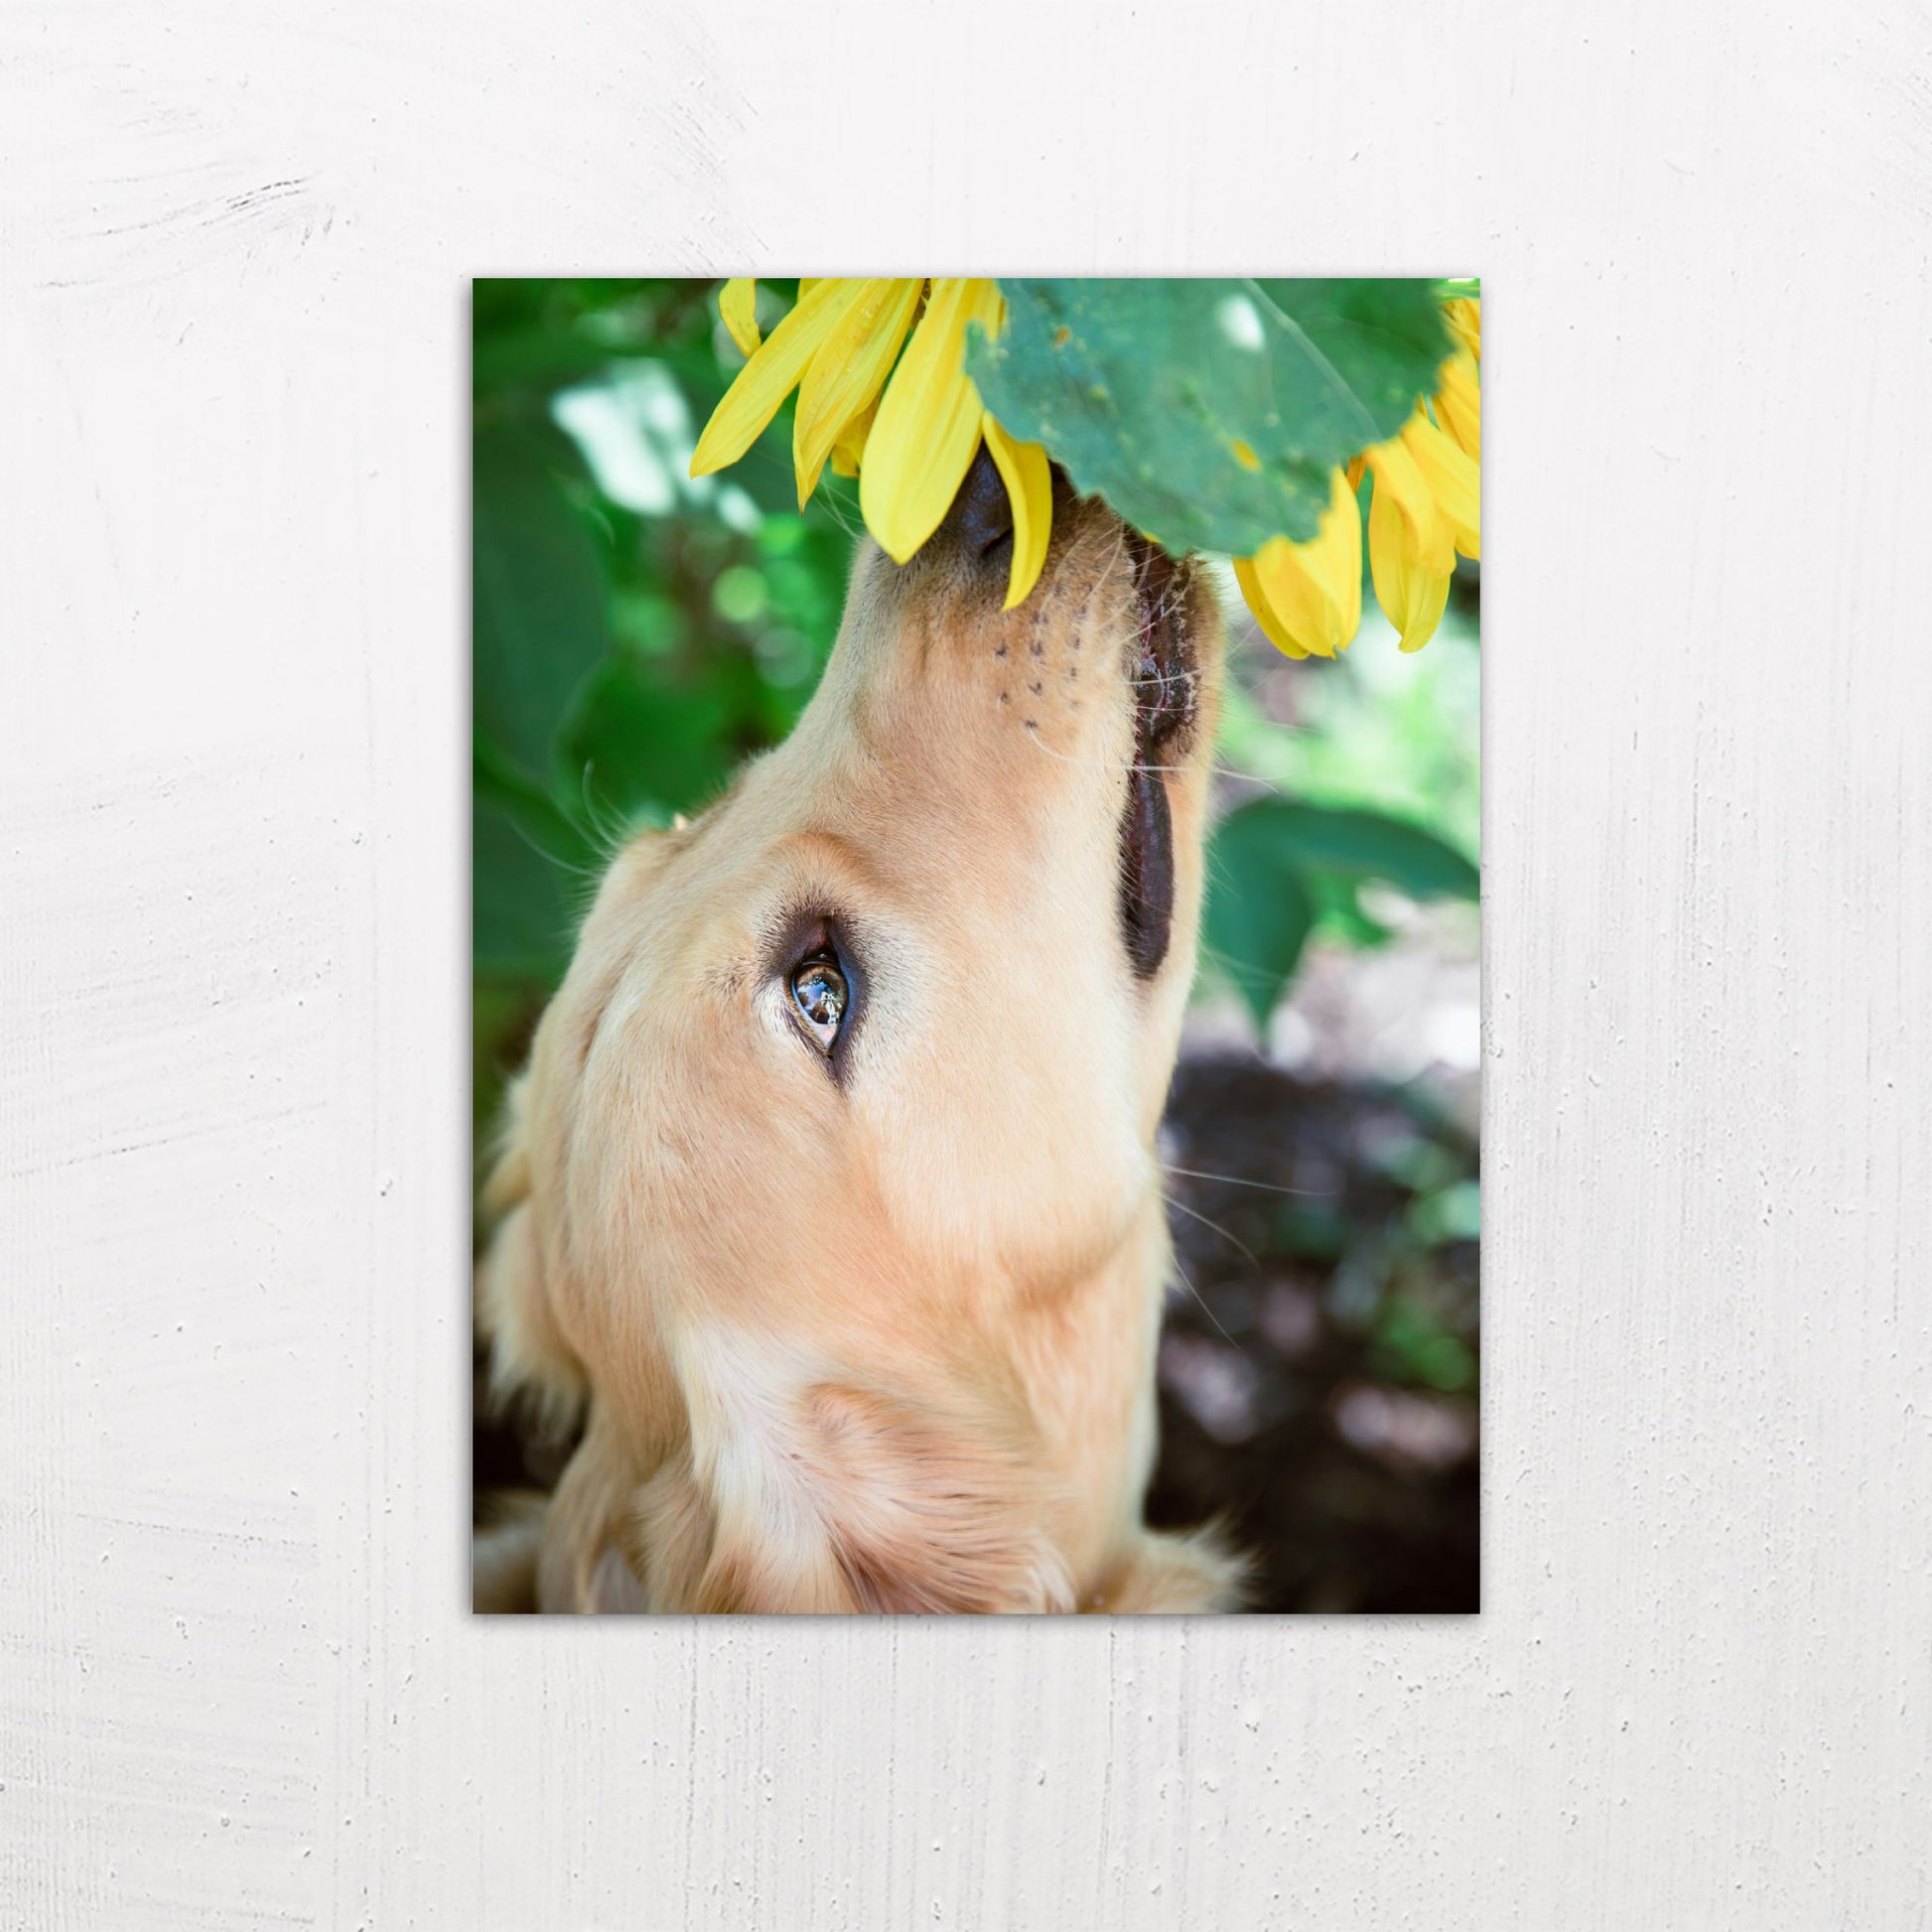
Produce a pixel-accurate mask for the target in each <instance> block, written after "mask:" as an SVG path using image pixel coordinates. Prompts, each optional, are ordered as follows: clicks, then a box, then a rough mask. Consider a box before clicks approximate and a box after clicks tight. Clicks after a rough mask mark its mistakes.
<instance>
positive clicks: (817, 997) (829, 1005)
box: [791, 953, 848, 1053]
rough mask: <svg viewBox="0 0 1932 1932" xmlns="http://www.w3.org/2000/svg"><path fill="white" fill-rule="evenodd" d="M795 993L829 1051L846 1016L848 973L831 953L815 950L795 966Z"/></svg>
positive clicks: (801, 1010)
mask: <svg viewBox="0 0 1932 1932" xmlns="http://www.w3.org/2000/svg"><path fill="white" fill-rule="evenodd" d="M791 997H792V1000H793V1002H794V1004H795V1005H796V1006H797V1008H798V1011H799V1013H800V1014H801V1015H802V1016H803V1017H804V1021H805V1025H806V1026H807V1027H809V1028H810V1029H811V1032H812V1037H813V1038H814V1039H816V1040H817V1042H818V1044H819V1047H820V1049H821V1050H822V1051H824V1052H827V1053H829V1052H830V1051H831V1050H832V1043H833V1041H835V1040H836V1039H837V1038H838V1036H839V1023H840V1022H841V1021H842V1020H843V1019H844V1018H845V1006H846V1000H847V997H848V995H847V990H846V984H845V975H844V973H842V972H841V971H840V970H839V963H838V961H837V960H836V959H834V958H833V957H832V956H831V954H830V953H814V954H813V955H812V956H811V957H810V958H809V959H801V960H800V961H799V962H798V964H797V965H796V966H794V967H793V968H792V969H791Z"/></svg>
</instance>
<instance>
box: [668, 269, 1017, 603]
mask: <svg viewBox="0 0 1932 1932" xmlns="http://www.w3.org/2000/svg"><path fill="white" fill-rule="evenodd" d="M757 290H758V285H757V283H756V282H755V281H754V280H752V279H751V278H750V277H742V278H739V279H736V280H733V281H730V282H727V283H726V284H725V288H724V293H723V294H722V296H721V297H720V298H719V303H718V309H719V315H720V317H721V318H722V320H723V322H724V324H725V327H726V329H727V330H728V331H729V332H730V333H731V337H732V340H733V341H734V342H735V343H737V345H739V347H740V348H741V349H742V350H744V352H745V354H746V356H747V357H748V358H749V359H748V360H747V362H746V364H745V366H744V368H743V369H741V370H740V371H739V374H738V378H737V380H736V381H735V382H733V384H732V386H731V388H730V389H729V390H727V391H726V393H725V397H724V400H723V401H722V402H720V403H719V405H718V407H717V409H716V410H715V411H714V412H713V413H712V417H711V421H710V422H708V423H707V424H706V425H705V431H704V434H703V435H702V436H701V437H699V439H698V448H697V452H696V454H695V455H694V456H693V457H692V459H691V474H692V476H694V477H704V476H709V475H710V474H711V473H712V472H713V471H714V470H722V469H724V468H725V466H726V465H727V464H731V463H736V462H737V461H738V459H739V458H740V457H742V456H743V455H744V454H745V452H746V451H747V450H749V449H750V448H751V447H752V445H753V444H754V443H755V442H756V441H757V440H758V438H759V435H760V434H761V433H762V432H763V430H764V427H765V425H766V424H767V423H769V422H770V420H771V419H772V417H773V416H775V415H776V414H777V413H778V408H779V405H780V404H781V403H783V401H784V399H785V398H786V397H787V396H788V395H790V394H791V392H792V390H793V389H796V390H797V391H798V409H797V414H796V417H795V419H794V421H793V426H792V442H791V455H792V467H793V469H794V470H795V472H796V474H797V480H798V504H799V507H800V508H801V509H802V508H803V507H804V505H805V502H806V500H807V499H808V498H809V497H810V495H811V493H812V491H813V490H814V489H816V488H817V487H818V480H819V478H820V476H821V475H823V473H824V470H825V465H826V464H827V463H828V462H830V464H831V465H832V467H833V469H834V470H836V471H837V472H838V473H839V474H840V475H842V476H847V477H857V478H858V479H859V508H860V511H861V513H862V514H863V515H864V517H865V519H866V527H867V528H868V529H869V530H871V532H872V533H873V535H874V536H875V537H877V538H878V539H879V543H880V547H881V548H882V549H884V550H885V551H886V553H887V554H888V555H889V556H890V557H892V559H893V560H894V562H896V563H901V564H902V563H905V562H906V561H907V560H908V559H909V558H910V557H911V555H912V553H913V552H914V551H915V550H917V549H918V547H919V546H920V544H922V543H924V542H925V540H926V538H927V537H929V536H930V535H931V534H932V533H933V531H934V530H936V529H937V528H938V527H939V522H940V519H941V518H942V517H943V516H944V515H945V513H946V511H947V509H948V508H949V507H950V505H951V503H952V500H953V497H954V496H955V495H956V494H957V492H958V489H959V485H960V484H961V483H963V482H964V481H965V478H966V472H967V471H968V470H969V469H971V468H972V463H973V458H974V456H975V455H976V454H977V452H978V450H979V447H980V443H981V441H982V440H984V442H985V444H986V447H987V450H988V453H989V454H990V455H991V456H992V458H993V461H994V463H995V465H996V466H997V467H998V469H999V472H1000V476H1001V478H1002V480H1003V481H1004V482H1005V483H1006V486H1007V495H1008V498H1009V499H1010V501H1011V502H1012V505H1013V567H1012V570H1011V571H1010V573H1009V575H1008V580H1007V598H1006V608H1007V609H1008V610H1009V611H1010V610H1012V609H1013V608H1014V606H1015V605H1017V604H1019V603H1021V602H1022V601H1023V600H1024V599H1025V598H1026V596H1027V593H1028V592H1029V591H1031V590H1032V589H1033V587H1034V585H1035V581H1036V580H1037V579H1038V577H1039V572H1040V567H1041V566H1042V565H1043V564H1044V563H1045V561H1046V543H1047V539H1048V537H1049V536H1050V535H1051V533H1052V517H1053V490H1052V483H1051V478H1050V473H1049V471H1048V468H1047V462H1046V452H1045V451H1044V450H1043V449H1042V448H1041V447H1040V446H1039V445H1038V444H1037V443H1024V442H1021V441H1020V440H1019V439H1018V438H1016V437H1013V436H1009V435H1008V434H1007V432H1006V431H1005V430H1004V429H1002V428H1001V426H1000V424H999V422H998V421H997V419H996V418H995V417H994V416H993V415H992V414H991V412H990V411H988V410H987V409H986V408H985V407H984V406H983V405H982V403H981V401H980V395H979V391H978V389H976V388H975V387H974V386H973V381H972V378H971V377H970V376H969V375H967V373H966V327H967V325H968V324H969V323H974V322H976V323H978V324H979V325H980V327H981V328H982V329H983V330H985V332H986V333H987V335H988V336H997V335H998V334H999V332H1000V330H1001V328H1002V327H1003V326H1004V324H1005V322H1006V303H1005V302H1004V300H1003V299H1002V297H1001V295H1000V289H999V284H998V283H997V282H994V281H992V280H991V279H989V278H987V277H984V276H947V275H935V276H933V277H932V278H931V279H930V280H927V279H926V278H924V277H920V276H873V277H848V276H826V277H820V278H817V279H806V280H802V281H800V283H799V284H798V301H797V303H796V305H795V306H794V307H793V309H792V311H791V313H790V314H789V315H787V316H786V317H785V319H784V320H783V321H782V322H781V323H779V324H778V326H777V327H776V328H775V329H774V330H772V332H771V334H770V337H769V338H768V339H765V338H762V337H760V335H759V326H758V316H757ZM908 332H909V336H910V340H908V339H907V337H908ZM901 349H902V350H903V352H902V353H901Z"/></svg>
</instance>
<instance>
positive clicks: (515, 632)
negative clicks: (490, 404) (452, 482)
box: [472, 427, 607, 774]
mask: <svg viewBox="0 0 1932 1932" xmlns="http://www.w3.org/2000/svg"><path fill="white" fill-rule="evenodd" d="M475 465H476V468H475V491H476V503H475V529H474V535H473V538H472V544H473V552H472V554H473V560H474V561H473V580H472V581H473V598H474V612H473V620H472V634H473V638H474V652H475V673H476V683H475V701H474V702H475V717H476V723H477V726H478V728H479V729H480V730H481V731H482V732H483V734H484V735H485V736H486V737H487V739H488V740H489V741H490V742H491V743H492V744H493V745H495V746H497V747H499V748H500V749H501V750H502V752H503V753H505V754H506V755H507V756H508V757H509V758H510V759H514V760H515V761H516V763H518V764H519V765H521V766H522V767H523V769H524V770H525V771H526V772H529V773H532V774H536V773H542V772H545V771H548V769H549V768H550V741H551V737H552V735H553V734H554V732H555V731H556V729H557V725H558V722H559V721H560V720H561V719H562V717H563V715H564V710H565V707H566V706H567V705H568V704H569V702H570V698H571V695H572V693H573V692H575V691H576V689H577V687H578V685H579V684H581V683H582V682H583V680H584V677H585V674H586V673H587V672H588V671H589V670H590V668H591V666H592V665H594V664H595V663H596V662H597V661H598V659H599V658H600V657H602V656H603V655H604V649H605V643H606V640H607V631H606V615H605V611H606V585H605V564H604V552H603V548H602V546H601V544H600V541H599V538H598V536H597V534H596V530H595V526H594V525H593V524H592V522H591V520H590V518H589V517H588V516H586V515H585V514H584V513H583V512H581V511H580V510H579V509H578V508H577V507H576V506H575V505H574V504H573V503H572V502H571V501H570V499H569V498H568V497H567V496H566V495H565V493H564V490H563V487H562V485H561V483H559V481H558V479H559V477H560V476H571V477H581V476H582V474H583V466H582V464H581V462H580V461H579V459H578V457H577V453H576V451H575V450H574V449H573V448H572V446H571V444H570V443H569V442H568V441H567V440H566V439H565V438H564V437H563V436H561V435H558V434H556V433H555V432H554V431H539V430H534V429H528V428H510V427H493V428H486V429H481V430H479V431H478V433H477V437H476V456H475Z"/></svg>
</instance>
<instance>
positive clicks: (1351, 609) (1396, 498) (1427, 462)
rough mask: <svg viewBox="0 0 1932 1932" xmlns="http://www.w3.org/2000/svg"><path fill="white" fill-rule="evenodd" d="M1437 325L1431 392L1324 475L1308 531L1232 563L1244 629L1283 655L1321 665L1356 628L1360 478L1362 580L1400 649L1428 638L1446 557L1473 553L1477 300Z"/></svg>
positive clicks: (1438, 617) (1478, 438)
mask: <svg viewBox="0 0 1932 1932" xmlns="http://www.w3.org/2000/svg"><path fill="white" fill-rule="evenodd" d="M1444 320H1445V321H1447V322H1448V324H1449V334H1450V335H1451V336H1452V337H1453V338H1454V341H1455V347H1454V348H1453V349H1452V350H1451V351H1450V353H1449V358H1448V359H1447V360H1446V361H1445V362H1444V363H1443V365H1442V367H1441V369H1440V370H1439V371H1438V372H1437V378H1436V393H1435V394H1434V395H1433V396H1430V397H1427V398H1426V399H1425V400H1424V401H1422V402H1420V403H1418V404H1417V405H1416V409H1415V413H1414V414H1413V415H1412V416H1411V417H1410V418H1409V420H1408V421H1407V422H1406V423H1404V424H1403V426H1402V428H1401V429H1400V430H1399V431H1397V433H1396V434H1395V435H1394V436H1392V437H1390V438H1389V439H1388V441H1387V442H1385V443H1378V444H1376V445H1375V446H1374V448H1373V449H1370V450H1367V451H1364V452H1363V454H1362V455H1361V456H1359V457H1357V458H1356V459H1355V460H1354V462H1352V463H1350V464H1349V465H1347V467H1346V468H1345V469H1337V470H1336V471H1335V472H1334V473H1333V476H1332V479H1331V485H1332V487H1331V491H1330V495H1329V501H1328V507H1327V509H1326V510H1324V511H1323V512H1322V516H1321V521H1320V523H1319V525H1318V526H1317V528H1316V530H1315V533H1314V535H1313V536H1312V537H1311V538H1310V539H1309V540H1308V541H1307V542H1305V543H1291V542H1290V541H1289V539H1288V538H1287V537H1275V538H1273V539H1271V540H1270V541H1269V542H1267V543H1265V544H1263V545H1262V547H1261V548H1260V549H1259V550H1257V551H1256V552H1255V554H1254V555H1253V556H1252V557H1245V558H1238V559H1237V560H1236V562H1235V566H1234V575H1235V581H1236V582H1237V583H1239V585H1240V586H1241V595H1242V596H1243V597H1244V598H1245V599H1246V600H1247V605H1248V609H1249V610H1250V611H1252V612H1253V613H1254V618H1255V621H1256V622H1257V623H1258V624H1260V626H1261V628H1262V631H1263V632H1264V634H1265V635H1266V636H1267V637H1268V639H1269V641H1270V642H1271V643H1273V644H1274V645H1275V646H1276V647H1277V648H1278V649H1280V650H1283V651H1286V652H1287V653H1288V655H1289V656H1290V657H1309V656H1314V657H1332V656H1334V654H1335V652H1336V651H1338V650H1342V649H1345V648H1346V647H1347V645H1348V642H1349V640H1350V639H1351V638H1352V637H1353V636H1354V634H1355V628H1356V625H1357V624H1358V623H1359V622H1360V621H1361V607H1362V598H1361V582H1362V520H1361V513H1360V510H1359V508H1358V507H1357V502H1356V496H1355V491H1356V488H1357V486H1358V485H1359V484H1360V483H1361V480H1362V473H1363V471H1364V470H1366V471H1367V472H1368V474H1369V475H1371V476H1372V477H1373V478H1374V479H1375V487H1374V491H1373V494H1372V496H1371V498H1370V502H1369V512H1368V563H1369V574H1370V576H1371V577H1372V578H1373V579H1374V583H1375V601H1376V603H1378V604H1379V605H1380V606H1381V607H1382V615H1383V616H1384V617H1386V618H1387V619H1388V621H1390V623H1392V624H1393V625H1394V626H1395V629H1396V633H1397V635H1398V636H1399V637H1400V639H1401V641H1402V648H1403V649H1404V650H1420V649H1422V647H1423V645H1424V644H1426V643H1428V641H1429V640H1430V638H1431V637H1433V636H1434V635H1435V634H1436V626H1437V624H1439V623H1440V622H1441V621H1442V618H1443V609H1444V606H1445V605H1446V604H1447V603H1448V601H1449V578H1450V577H1451V576H1452V575H1453V574H1454V571H1455V559H1456V555H1457V553H1458V552H1459V553H1460V554H1461V555H1462V556H1464V557H1468V558H1471V559H1474V558H1476V557H1479V556H1480V555H1481V541H1480V539H1481V503H1480V493H1481V492H1480V475H1481V472H1480V467H1479V466H1480V464H1481V459H1482V410H1481V400H1482V399H1481V384H1480V379H1479V367H1480V358H1481V354H1482V310H1481V304H1480V302H1479V301H1478V300H1477V299H1476V298H1474V297H1472V296H1459V297H1457V298H1456V299H1455V300H1454V301H1451V302H1449V303H1448V304H1446V305H1445V308H1444Z"/></svg>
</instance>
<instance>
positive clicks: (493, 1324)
mask: <svg viewBox="0 0 1932 1932" xmlns="http://www.w3.org/2000/svg"><path fill="white" fill-rule="evenodd" d="M528 1096H529V1076H528V1075H527V1074H525V1075H523V1076H522V1077H521V1078H519V1079H517V1080H516V1081H514V1082H512V1084H511V1086H510V1089H509V1093H508V1096H507V1098H506V1100H505V1103H504V1109H503V1132H502V1140H501V1144H500V1148H499V1151H498V1154H497V1157H496V1164H495V1166H494V1168H493V1169H492V1170H491V1172H490V1175H489V1179H488V1181H487V1182H486V1183H485V1185H484V1187H483V1206H484V1208H485V1209H486V1210H487V1211H488V1212H490V1213H492V1214H495V1215H498V1216H500V1217H501V1218H500V1219H499V1220H498V1222H497V1225H496V1231H495V1233H494V1234H493V1235H492V1236H491V1237H490V1241H489V1246H488V1247H487V1248H486V1249H485V1250H484V1252H483V1260H482V1261H481V1262H480V1263H479V1264H478V1268H477V1327H478V1332H479V1333H481V1334H483V1335H484V1336H486V1337H487V1339H488V1343H489V1385H490V1390H491V1393H492V1394H493V1395H495V1396H496V1397H498V1398H499V1399H502V1400H505V1401H510V1402H520V1403H521V1404H522V1405H523V1407H524V1409H525V1411H526V1412H527V1415H528V1419H529V1420H530V1421H531V1422H532V1423H533V1425H534V1426H535V1427H536V1428H538V1429H539V1430H540V1431H542V1432H543V1433H545V1434H546V1435H550V1436H555V1437H561V1436H563V1435H564V1434H565V1433H566V1432H567V1431H568V1430H569V1429H570V1427H571V1426H572V1424H574V1423H575V1421H576V1419H577V1417H578V1416H579V1415H580V1414H581V1413H582V1410H583V1404H584V1395H585V1380H584V1371H583V1367H582V1365H581V1364H580V1363H579V1362H578V1360H577V1358H576V1356H575V1355H574V1354H573V1353H572V1352H571V1349H570V1344H569V1343H568V1342H567V1341H565V1339H564V1337H563V1333H562V1331H561V1330H560V1329H559V1328H558V1326H557V1321H556V1316H555V1313H554V1312H553V1311H552V1308H551V1304H550V1297H549V1294H548V1292H547V1289H546V1285H545V1282H544V1275H543V1255H542V1251H541V1248H540V1245H539V1243H538V1240H537V1229H536V1222H535V1220H534V1218H533V1216H532V1213H531V1208H530V1148H529V1098H528Z"/></svg>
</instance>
